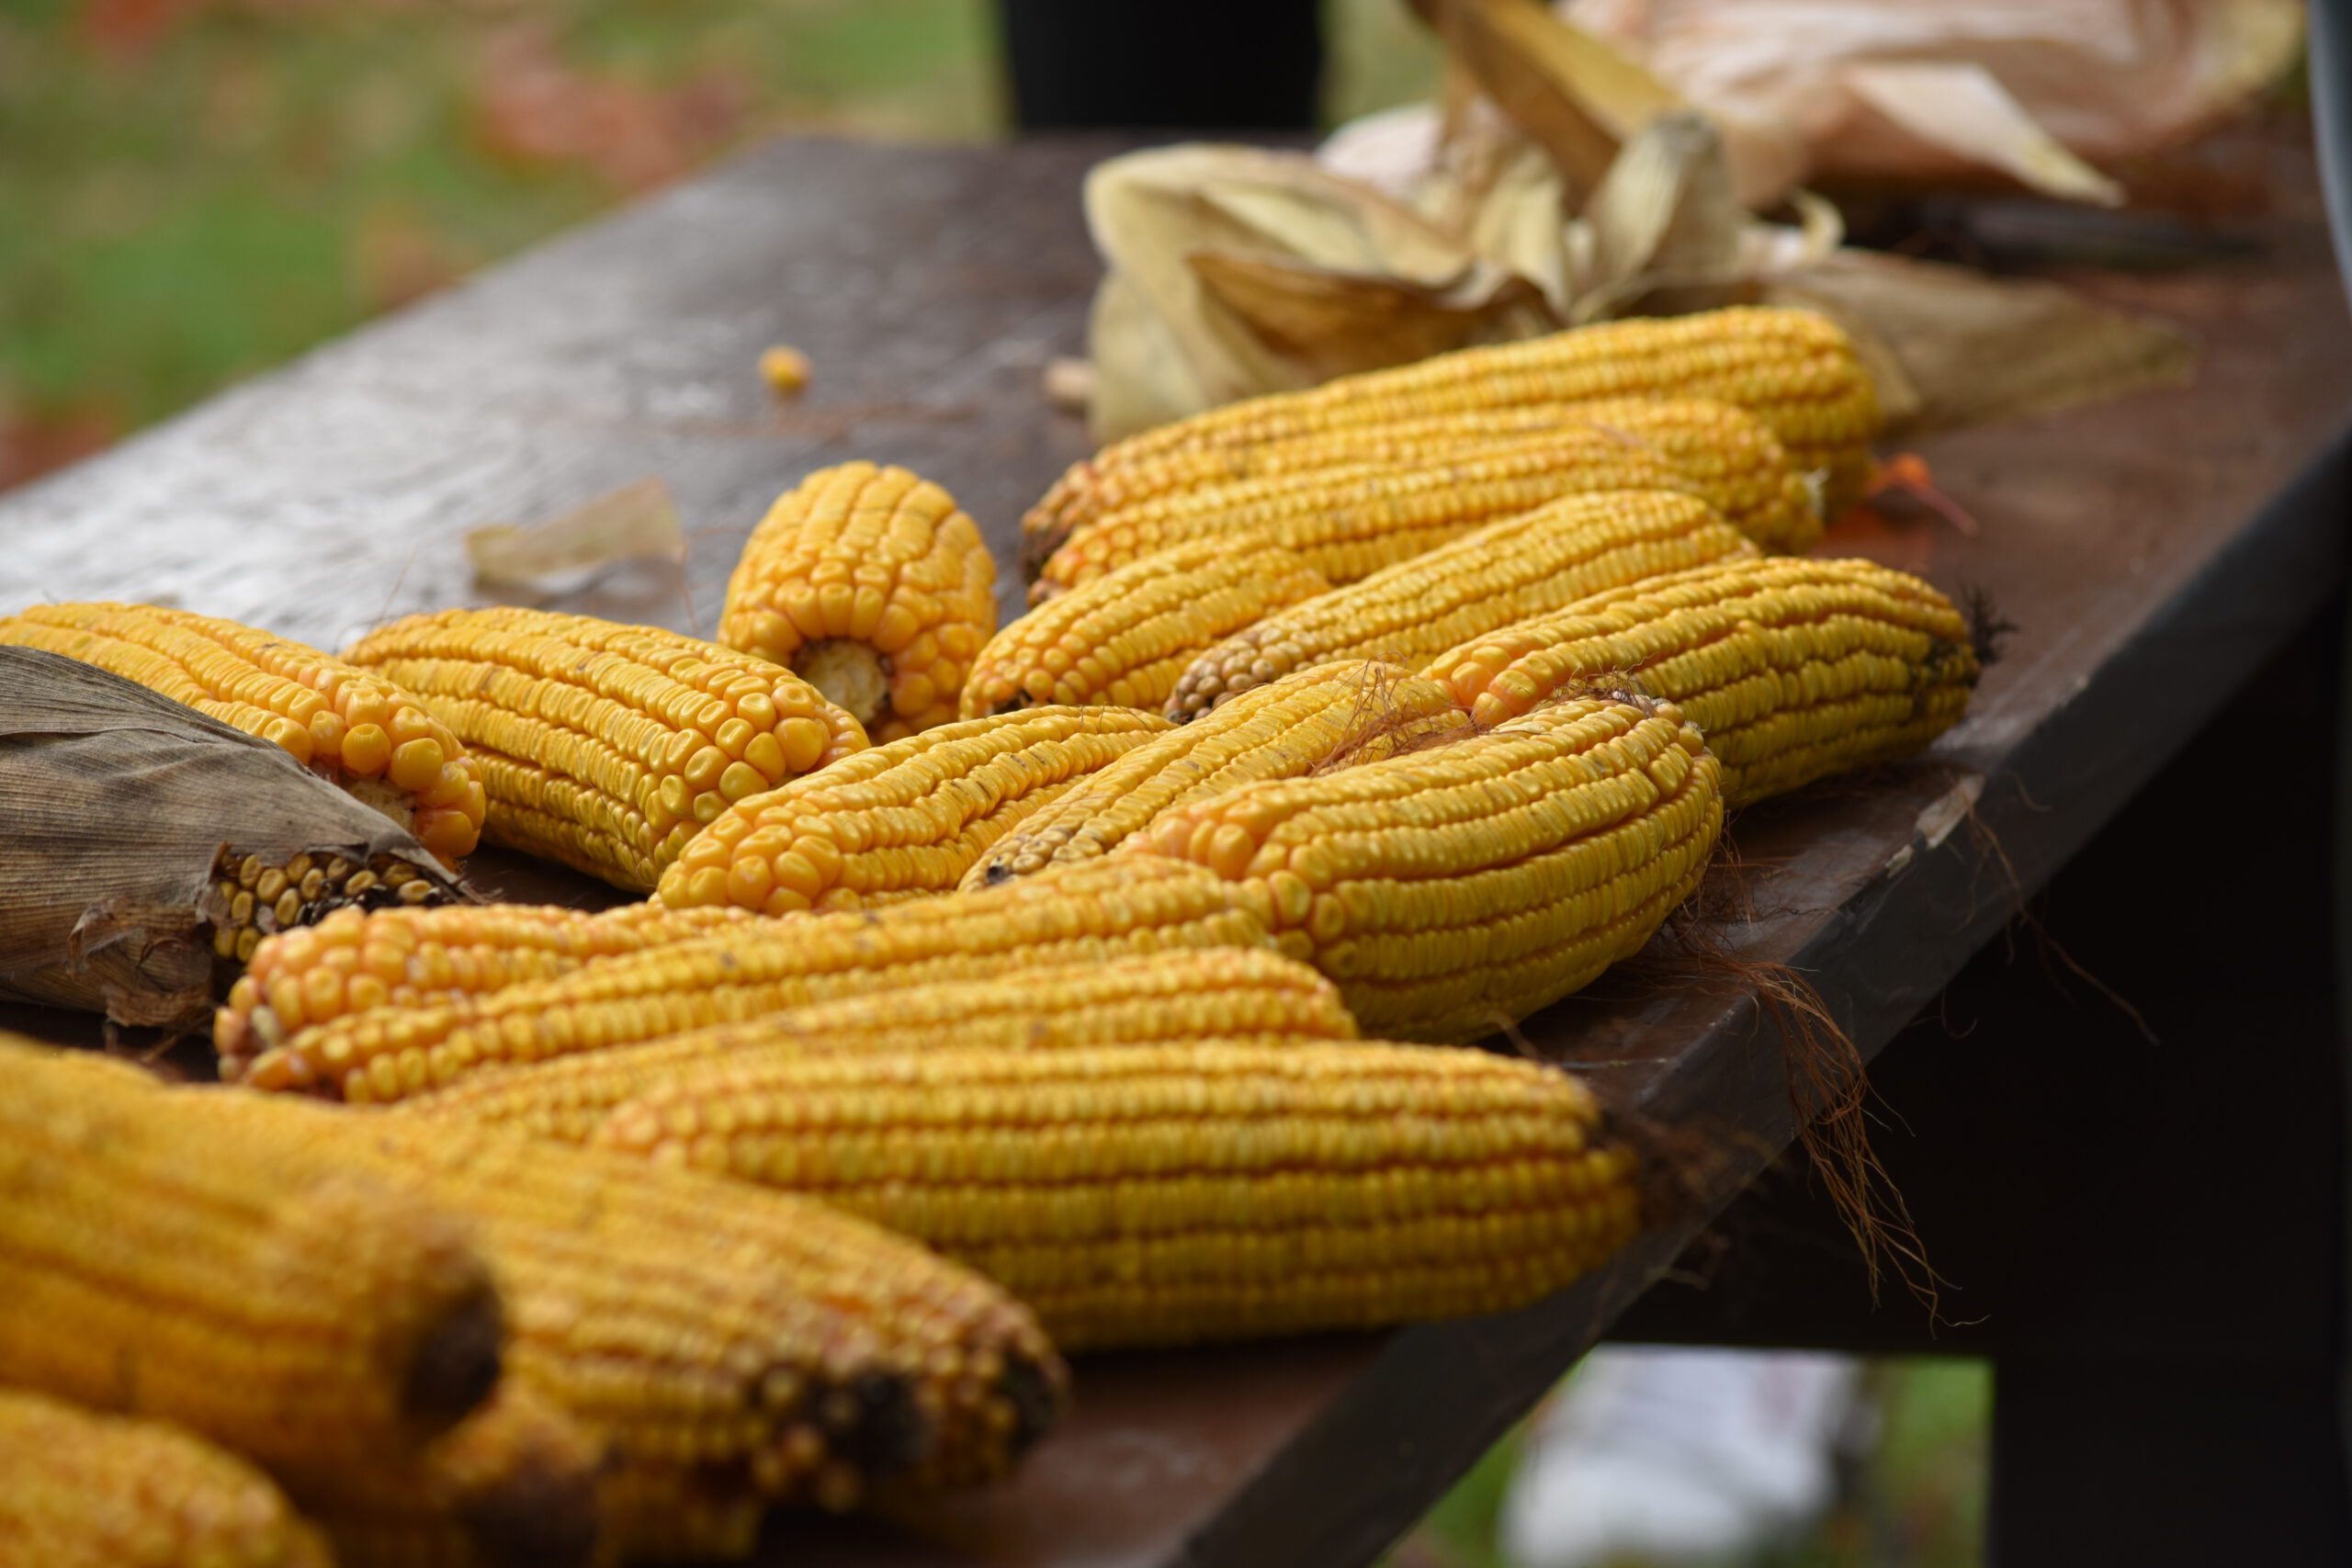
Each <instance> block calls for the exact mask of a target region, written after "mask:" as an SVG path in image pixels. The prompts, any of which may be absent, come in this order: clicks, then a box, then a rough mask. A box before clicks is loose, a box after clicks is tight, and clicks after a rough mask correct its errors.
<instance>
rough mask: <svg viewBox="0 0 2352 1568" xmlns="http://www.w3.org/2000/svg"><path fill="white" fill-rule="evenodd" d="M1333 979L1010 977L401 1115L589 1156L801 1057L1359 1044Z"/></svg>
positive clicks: (1148, 969)
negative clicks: (645, 1114) (1207, 1043)
mask: <svg viewBox="0 0 2352 1568" xmlns="http://www.w3.org/2000/svg"><path fill="white" fill-rule="evenodd" d="M1355 1028H1356V1026H1355V1020H1354V1019H1352V1018H1351V1017H1350V1016H1349V1015H1348V1010H1347V1009H1346V1007H1345V1006H1343V1005H1342V1004H1341V1003H1340V993H1339V992H1338V990H1337V989H1336V988H1334V987H1332V985H1331V983H1330V982H1329V980H1326V979H1324V978H1323V977H1322V976H1320V975H1317V973H1316V972H1315V971H1314V970H1312V969H1309V968H1307V967H1306V965H1305V964H1294V963H1292V962H1291V961H1290V960H1289V959H1286V958H1283V957H1281V956H1279V955H1278V954H1275V953H1267V952H1262V951H1260V950H1258V949H1254V948H1238V947H1234V948H1204V949H1201V950H1198V951H1174V952H1168V953H1150V954H1148V955H1146V956H1143V957H1137V958H1126V959H1119V960H1114V961H1113V962H1111V963H1108V964H1101V965H1099V966H1095V967H1091V968H1083V969H1079V968H1065V969H1039V970H1029V969H1018V970H1014V971H1013V972H1012V973H1011V974H1007V975H1003V976H995V977H992V978H989V979H984V980H965V981H951V982H946V983H943V984H940V985H933V986H917V987H912V988H910V989H907V990H898V991H888V992H885V993H883V994H882V995H880V996H874V997H844V998H841V999H839V1000H836V1001H831V1002H816V1003H812V1004H810V1005H809V1006H808V1007H799V1008H787V1009H786V1010H784V1011H782V1012H775V1013H770V1014H768V1015H767V1016H766V1017H764V1018H759V1019H755V1020H753V1021H751V1022H749V1023H731V1024H719V1025H717V1026H715V1027H713V1028H710V1029H700V1030H694V1031H690V1032H687V1033H684V1034H675V1035H672V1036H670V1037H669V1038H667V1039H663V1040H654V1041H648V1042H647V1043H644V1044H641V1045H626V1046H621V1047H619V1048H617V1049H615V1050H611V1051H597V1052H592V1053H590V1054H589V1055H582V1056H568V1057H564V1058H562V1059H561V1060H559V1061H552V1062H538V1063H534V1064H532V1065H530V1066H512V1067H492V1068H490V1069H488V1070H486V1071H483V1072H480V1073H476V1074H474V1075H473V1076H472V1077H468V1078H465V1079H462V1080H460V1081H459V1082H458V1083H455V1084H452V1085H451V1086H450V1087H449V1088H447V1089H443V1090H441V1091H440V1092H439V1093H437V1094H429V1095H425V1096H424V1097H423V1098H421V1099H418V1100H411V1101H409V1102H408V1112H407V1113H409V1114H413V1115H416V1116H421V1117H428V1118H433V1119H436V1120H437V1119H447V1120H454V1121H459V1122H473V1123H477V1124H480V1125H484V1126H498V1127H506V1128H510V1129H512V1130H514V1131H516V1132H520V1133H525V1134H529V1135H531V1136H533V1137H537V1138H550V1139H554V1140H556V1141H558V1142H560V1143H571V1144H579V1143H585V1142H587V1141H588V1139H589V1137H590V1136H591V1135H592V1134H594V1132H595V1130H596V1127H597V1126H598V1124H599V1123H601V1122H603V1120H604V1118H605V1113H606V1112H608V1111H611V1110H612V1109H613V1108H614V1107H615V1106H616V1105H619V1104H621V1103H622V1102H624V1101H626V1100H632V1099H634V1098H636V1097H637V1096H638V1095H639V1094H642V1093H644V1092H646V1091H647V1090H649V1089H655V1088H658V1087H660V1086H661V1085H662V1084H664V1083H666V1082H668V1081H670V1080H672V1079H674V1078H677V1077H682V1076H684V1075H685V1074H688V1073H693V1072H699V1071H702V1070H704V1069H707V1068H709V1067H713V1066H721V1065H724V1066H728V1067H729V1068H730V1069H731V1070H737V1071H740V1072H742V1073H745V1074H750V1075H753V1076H756V1075H757V1074H758V1073H759V1071H760V1070H761V1069H762V1067H763V1066H764V1065H767V1064H783V1065H784V1066H785V1069H786V1071H787V1072H789V1071H790V1070H791V1068H790V1064H791V1063H793V1062H795V1061H797V1059H798V1058H800V1057H802V1056H806V1055H821V1054H825V1053H831V1052H842V1051H854V1052H864V1053H866V1054H869V1055H873V1054H885V1053H892V1052H900V1051H920V1050H922V1049H924V1048H926V1047H928V1046H930V1045H933V1044H935V1043H939V1042H942V1041H953V1042H954V1043H956V1045H957V1046H958V1047H959V1048H961V1049H964V1050H978V1049H987V1050H1004V1051H1012V1050H1031V1051H1045V1050H1069V1049H1072V1048H1075V1047H1079V1046H1100V1045H1111V1044H1134V1043H1151V1042H1177V1041H1183V1040H1196V1039H1202V1038H1205V1037H1210V1036H1214V1037H1216V1038H1219V1039H1232V1040H1239V1039H1249V1038H1266V1039H1328V1040H1351V1039H1353V1038H1354V1037H1355Z"/></svg>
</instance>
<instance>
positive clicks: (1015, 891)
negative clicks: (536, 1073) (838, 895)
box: [247, 864, 1265, 1101]
mask: <svg viewBox="0 0 2352 1568" xmlns="http://www.w3.org/2000/svg"><path fill="white" fill-rule="evenodd" d="M1264 944H1265V933H1264V930H1263V928H1262V927H1261V925H1260V924H1259V923H1258V921H1257V920H1256V919H1254V918H1253V917H1252V916H1251V915H1250V913H1249V912H1248V911H1246V910H1244V909H1241V908H1237V907H1236V900H1235V898H1234V896H1233V893H1232V890H1231V889H1229V888H1227V887H1226V886H1224V885H1223V884H1222V883H1220V882H1219V881H1218V880H1217V879H1216V878H1215V877H1213V876H1205V875H1203V874H1201V873H1200V872H1199V871H1198V870H1197V869H1196V868H1193V867H1189V866H1183V867H1179V866H1175V865H1159V864H1155V865H1151V866H1142V865H1119V866H1113V867H1106V868H1097V867H1091V866H1079V867H1073V868H1071V869H1070V870H1069V872H1067V873H1064V874H1056V875H1054V876H1051V877H1046V878H1040V879H1037V880H1035V881H1032V882H1027V883H1023V884H1022V885H1021V886H1014V887H1002V888H995V889H991V890H990V891H989V892H987V893H984V894H976V895H973V896H971V897H956V898H924V899H915V900H911V901H910V902H908V903H906V904H902V905H893V906H890V907H888V908H882V909H876V910H871V911H868V910H863V909H845V910H842V911H839V912H837V913H831V914H812V915H809V916H807V917H805V918H801V919H793V920H790V921H754V922H751V923H749V924H746V925H744V926H743V927H741V928H739V929H737V930H733V931H727V932H724V933H721V934H717V935H713V936H708V937H703V938H700V939H698V940H696V941H693V942H673V943H670V944H668V945H667V946H663V947H659V948H655V949H652V950H650V951H649V952H645V953H624V954H621V955H618V956H616V957H613V958H605V959H600V960H598V961H597V962H595V963H594V964H587V965H585V966H583V967H582V968H581V969H580V970H578V971H577V972H575V973H573V974H571V975H566V976H560V977H559V978H557V979H554V980H546V981H540V982H538V983H537V984H534V985H527V986H510V987H507V988H505V989H504V990H502V991H496V992H492V993H491V994H490V995H488V996H482V997H462V998H450V999H447V1000H444V1001H441V1002H437V1003H433V1004H430V1005H426V1006H422V1007H414V1008H375V1009H371V1010H368V1011H367V1012H364V1013H356V1014H354V1015H352V1016H350V1017H347V1018H340V1019H336V1020H334V1021H331V1022H329V1023H326V1024H324V1025H322V1026H321V1027H319V1028H317V1029H306V1030H302V1031H300V1032H288V1038H287V1041H286V1043H285V1044H284V1045H282V1046H277V1047H275V1048H273V1049H271V1050H269V1051H266V1052H264V1053H263V1054H262V1055H261V1056H260V1057H259V1058H257V1059H256V1060H255V1062H254V1066H253V1068H252V1070H251V1071H250V1072H249V1073H248V1074H247V1079H248V1081H250V1082H252V1083H254V1084H255V1085H257V1086H260V1087H265V1088H277V1087H281V1086H284V1087H291V1086H292V1085H294V1084H296V1083H298V1082H299V1083H307V1084H313V1085H316V1086H317V1087H318V1089H319V1090H320V1091H322V1092H324V1093H327V1094H331V1095H340V1096H341V1097H342V1098H344V1099H346V1100H379V1101H380V1100H401V1099H405V1098H407V1097H409V1096H411V1095H414V1094H418V1093H421V1092H423V1091H424V1089H428V1088H441V1087H445V1086H447V1085H448V1084H451V1083H454V1082H456V1081H457V1080H458V1078H459V1077H463V1076H464V1075H465V1074H467V1073H469V1072H472V1071H475V1070H477V1069H479V1068H481V1067H482V1066H489V1065H492V1064H495V1063H504V1062H535V1061H539V1060H542V1059H544V1058H546V1057H549V1056H561V1055H570V1054H571V1053H573V1052H575V1051H599V1050H605V1049H607V1048H609V1047H612V1046H615V1045H628V1044H633V1043H636V1042H638V1041H640V1040H654V1039H659V1038H661V1037H662V1036H663V1035H665V1034H680V1033H684V1032H685V1031H687V1030H689V1029H699V1028H701V1027H703V1026H704V1025H706V1024H712V1023H728V1022H735V1021H741V1020H744V1019H749V1018H757V1017H759V1016H760V1015H761V1014H763V1013H770V1012H775V1011H777V1010H781V1009H784V1008H788V1007H798V1006H801V1005H803V1004H805V1003H809V1002H814V1001H825V1000H829V999H831V998H834V997H839V996H847V995H852V994H856V993H861V992H871V991H881V990H885V989H903V988H905V987H910V986H921V985H927V984H930V983H932V982H933V981H939V980H968V979H977V978H979V977H980V976H986V975H990V974H995V973H998V972H1001V971H1002V970H1005V969H1010V968H1013V967H1022V968H1053V967H1059V966H1062V965H1065V964H1100V963H1102V962H1103V961H1104V960H1106V959H1110V958H1114V957H1119V956H1122V955H1125V954H1129V953H1153V952H1158V951H1159V950H1160V949H1162V948H1170V947H1257V946H1263V945H1264Z"/></svg>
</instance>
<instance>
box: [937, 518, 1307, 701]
mask: <svg viewBox="0 0 2352 1568" xmlns="http://www.w3.org/2000/svg"><path fill="white" fill-rule="evenodd" d="M1330 586H1331V585H1330V584H1329V582H1326V581H1324V580H1323V577H1322V575H1321V574H1320V573H1318V572H1317V571H1316V570H1314V569H1313V568H1311V567H1309V566H1308V565H1307V564H1306V562H1305V561H1304V560H1302V559H1301V558H1299V557H1298V556H1296V555H1295V554H1294V553H1292V552H1291V551H1289V550H1287V549H1284V548H1283V547H1282V546H1280V545H1277V544H1275V543H1273V542H1272V541H1271V540H1264V539H1250V538H1223V537H1220V538H1215V539H1200V540H1195V541H1193V543H1190V544H1182V545H1178V546H1175V547H1173V548H1170V549H1166V550H1162V551H1159V552H1158V553H1157V554H1154V555H1149V556H1146V557H1145V558H1142V559H1141V560H1136V561H1131V562H1129V563H1128V564H1127V565H1125V566H1123V567H1121V568H1119V569H1118V570H1115V571H1113V572H1111V573H1110V574H1109V575H1107V576H1104V577H1098V578H1096V579H1095V580H1094V581H1091V582H1089V583H1087V584H1086V585H1085V586H1084V587H1082V588H1079V589H1075V590H1073V591H1072V592H1068V593H1064V594H1060V595H1058V596H1057V597H1056V598H1054V599H1052V600H1050V601H1048V602H1047V603H1046V604H1044V605H1041V606H1040V607H1039V608H1037V609H1035V610H1032V611H1030V612H1029V614H1027V615H1023V616H1022V617H1021V618H1020V619H1019V620H1017V621H1015V622H1013V623H1012V625H1011V626H1007V627H1005V628H1004V629H1003V630H1002V631H1001V632H999V633H997V634H996V636H995V637H992V638H990V639H989V643H988V646H986V647H985V648H983V649H980V657H979V661H978V663H977V664H975V665H974V666H973V667H972V675H971V679H970V680H969V681H967V682H966V683H965V686H964V716H965V717H967V718H971V717H974V716H977V715H979V714H983V713H1005V712H1010V711H1011V710H1012V709H1014V708H1024V707H1029V706H1031V705H1035V704H1039V703H1075V704H1088V703H1109V704H1114V705H1117V706H1120V707H1131V708H1157V707H1159V705H1161V704H1162V703H1164V702H1165V701H1167V698H1168V694H1169V693H1170V691H1171V690H1173V689H1174V687H1175V684H1176V678H1177V676H1179V675H1181V674H1182V673H1183V671H1184V668H1185V666H1186V665H1187V664H1189V663H1190V662H1191V661H1192V660H1193V658H1194V657H1196V656H1197V655H1198V654H1199V653H1200V652H1201V651H1202V650H1203V649H1206V648H1208V647H1209V646H1210V645H1211V644H1213V643H1215V642H1216V640H1217V639H1218V638H1219V637H1225V636H1227V635H1228V634H1230V633H1233V632H1237V631H1239V630H1240V629H1241V628H1242V627H1244V626H1249V625H1250V624H1251V623H1252V622H1254V621H1256V620H1257V619H1258V618H1259V617H1260V616H1261V615H1269V614H1271V613H1272V612H1273V611H1276V610H1279V609H1281V608H1283V606H1284V605H1287V604H1297V603H1298V602H1299V601H1300V600H1302V599H1307V598H1311V597H1313V596H1314V595H1316V594H1318V593H1323V592H1329V589H1330Z"/></svg>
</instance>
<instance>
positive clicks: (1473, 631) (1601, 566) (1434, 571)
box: [1168, 491, 1756, 721]
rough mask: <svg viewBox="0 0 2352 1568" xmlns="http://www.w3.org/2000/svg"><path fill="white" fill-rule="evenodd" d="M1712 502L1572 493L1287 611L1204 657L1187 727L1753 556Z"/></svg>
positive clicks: (1185, 682) (1183, 686)
mask: <svg viewBox="0 0 2352 1568" xmlns="http://www.w3.org/2000/svg"><path fill="white" fill-rule="evenodd" d="M1755 554H1756V547H1755V546H1754V545H1751V544H1750V543H1748V542H1747V539H1746V538H1744V537H1742V536H1741V535H1740V534H1739V532H1738V531H1737V530H1736V529H1735V528H1733V527H1731V526H1730V525H1728V524H1726V523H1724V521H1723V519H1722V518H1721V517H1720V516H1718V515H1717V514H1716V513H1714V512H1713V510H1711V509H1710V508H1709V507H1708V506H1707V505H1706V504H1705V503H1704V502H1700V501H1696V500H1694V499H1692V498H1691V497H1690V496H1687V495H1679V494H1676V493H1674V492H1673V491H1603V492H1601V493H1600V494H1596V495H1572V496H1565V497H1563V498H1561V499H1560V500H1558V501H1555V502H1551V503H1550V504H1548V505H1545V506H1540V507H1538V508H1536V509H1535V510H1534V511H1532V512H1528V513H1521V514H1520V515H1519V516H1517V517H1507V518H1505V519H1503V520H1502V521H1501V522H1499V523H1489V524H1487V525H1486V526H1485V527H1483V528H1480V529H1478V530H1476V532H1475V533H1470V534H1465V535H1464V536H1462V537H1461V538H1459V539H1456V540H1454V541H1453V543H1452V544H1450V545H1443V546H1441V547H1438V548H1436V549H1434V550H1430V551H1429V552H1428V553H1426V554H1424V555H1419V556H1415V557H1414V558H1412V559H1410V560H1407V561H1399V562H1398V563H1397V565H1395V566H1392V567H1389V568H1388V569H1386V570H1384V571H1376V572H1374V573H1373V574H1372V575H1371V576H1370V577H1367V578H1365V579H1364V580H1363V581H1361V582H1356V583H1351V584H1350V585H1349V586H1347V587H1345V588H1340V589H1335V590H1333V591H1332V592H1329V593H1326V594H1324V595H1323V596H1321V597H1320V598H1317V599H1309V600H1306V602H1304V603H1302V604H1294V605H1292V606H1291V607H1290V608H1289V609H1287V610H1280V611H1277V612H1275V613H1274V614H1272V615H1269V616H1267V617H1266V618H1265V619H1263V620H1261V621H1259V622H1258V623H1257V624H1256V625H1254V626H1249V627H1246V628H1245V629H1243V630H1241V631H1238V632H1236V633H1234V634H1233V635H1232V636H1231V637H1227V638H1226V640H1225V641H1223V642H1221V643H1219V644H1217V645H1216V647H1215V648H1213V649H1209V650H1208V651H1207V652H1205V653H1204V654H1202V655H1201V657H1200V658H1199V659H1197V660H1194V661H1193V665H1192V667H1191V668H1190V669H1189V670H1187V671H1184V674H1183V677H1182V679H1181V680H1179V681H1178V682H1176V689H1175V693H1174V694H1173V696H1172V697H1171V698H1170V702H1169V705H1168V716H1169V717H1170V718H1173V719H1177V720H1179V721H1182V720H1183V719H1185V718H1187V717H1189V716H1192V715H1193V714H1197V713H1199V712H1201V711H1202V710H1203V709H1204V708H1207V707H1213V706H1215V705H1216V704H1218V703H1220V702H1224V701H1227V700H1228V699H1229V698H1230V697H1231V696H1233V695H1234V694H1238V693H1241V692H1246V691H1249V690H1250V689H1251V688H1252V687H1255V686H1259V685H1262V684H1264V683H1265V682H1269V681H1275V680H1279V679H1281V678H1282V677H1283V676H1284V675H1287V674H1289V673H1291V672H1292V671H1295V670H1303V669H1306V668H1308V667H1310V666H1312V665H1317V664H1329V663H1331V662H1334V661H1335V660H1345V659H1379V660H1386V661H1387V662H1389V663H1391V664H1400V665H1403V666H1405V667H1406V668H1407V669H1412V668H1415V667H1417V666H1419V664H1421V663H1422V662H1423V661H1425V660H1427V659H1429V657H1430V655H1431V654H1433V653H1435V652H1437V651H1438V650H1439V649H1445V648H1450V647H1452V646H1453V645H1454V644H1456V643H1458V642H1461V641H1463V640H1464V639H1465V638H1467V637H1473V636H1476V635H1477V634H1478V633H1480V632H1482V631H1488V630H1492V629H1494V628H1496V627H1499V626H1510V624H1511V623H1513V622H1514V621H1521V620H1524V619H1526V618H1527V617H1528V616H1530V615H1542V614H1544V612H1545V611H1548V610H1556V609H1558V608H1559V607H1560V606H1561V605H1563V604H1573V603H1575V602H1576V601H1577V600H1578V599H1581V598H1583V597H1584V596H1585V595H1586V594H1588V593H1593V592H1600V590H1603V589H1608V588H1615V587H1619V586H1622V585H1623V584H1625V583H1629V582H1638V581H1641V580H1642V579H1644V578H1647V577H1656V576H1657V575H1658V574H1659V573H1661V572H1669V571H1678V570H1683V569H1685V568H1689V567H1697V566H1704V565H1707V564H1709V563H1712V562H1714V561H1727V560H1738V559H1743V558H1750V557H1753V556H1754V555H1755Z"/></svg>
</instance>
